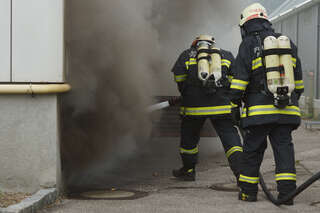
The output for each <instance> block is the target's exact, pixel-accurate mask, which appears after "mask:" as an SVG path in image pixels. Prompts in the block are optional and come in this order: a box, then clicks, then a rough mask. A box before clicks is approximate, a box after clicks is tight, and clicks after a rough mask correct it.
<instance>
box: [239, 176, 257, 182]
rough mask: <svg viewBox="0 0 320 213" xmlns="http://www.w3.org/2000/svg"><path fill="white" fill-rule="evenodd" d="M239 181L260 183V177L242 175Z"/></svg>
mask: <svg viewBox="0 0 320 213" xmlns="http://www.w3.org/2000/svg"><path fill="white" fill-rule="evenodd" d="M239 181H241V182H246V183H252V184H257V183H259V177H248V176H244V175H240V177H239Z"/></svg>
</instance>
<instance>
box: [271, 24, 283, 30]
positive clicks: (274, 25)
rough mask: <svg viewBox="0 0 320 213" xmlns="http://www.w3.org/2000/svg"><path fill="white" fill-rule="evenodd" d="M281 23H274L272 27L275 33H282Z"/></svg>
mask: <svg viewBox="0 0 320 213" xmlns="http://www.w3.org/2000/svg"><path fill="white" fill-rule="evenodd" d="M281 25H282V22H277V23H274V24H273V25H272V26H273V28H274V30H275V31H276V32H282V26H281Z"/></svg>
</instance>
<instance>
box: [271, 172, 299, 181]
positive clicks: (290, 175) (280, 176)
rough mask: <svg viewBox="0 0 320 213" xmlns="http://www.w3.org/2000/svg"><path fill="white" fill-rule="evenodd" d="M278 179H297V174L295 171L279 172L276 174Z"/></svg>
mask: <svg viewBox="0 0 320 213" xmlns="http://www.w3.org/2000/svg"><path fill="white" fill-rule="evenodd" d="M275 178H276V181H279V180H294V181H296V180H297V175H296V174H294V173H279V174H276V175H275Z"/></svg>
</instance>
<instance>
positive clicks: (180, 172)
mask: <svg viewBox="0 0 320 213" xmlns="http://www.w3.org/2000/svg"><path fill="white" fill-rule="evenodd" d="M172 175H173V176H174V177H176V178H178V179H180V180H183V181H195V180H196V172H195V170H194V169H185V168H184V167H182V168H181V169H174V170H173V171H172Z"/></svg>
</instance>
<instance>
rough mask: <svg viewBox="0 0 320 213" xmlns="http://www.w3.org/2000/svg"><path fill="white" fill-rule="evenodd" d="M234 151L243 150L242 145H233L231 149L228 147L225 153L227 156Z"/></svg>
mask: <svg viewBox="0 0 320 213" xmlns="http://www.w3.org/2000/svg"><path fill="white" fill-rule="evenodd" d="M235 152H243V149H242V147H241V146H234V147H232V148H231V149H229V150H228V151H227V153H226V156H227V158H229V157H230V156H231V155H232V154H233V153H235Z"/></svg>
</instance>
